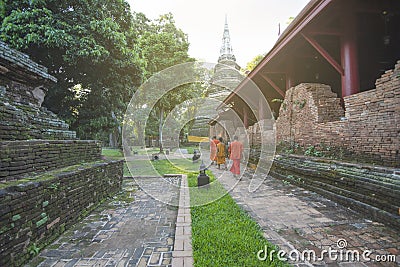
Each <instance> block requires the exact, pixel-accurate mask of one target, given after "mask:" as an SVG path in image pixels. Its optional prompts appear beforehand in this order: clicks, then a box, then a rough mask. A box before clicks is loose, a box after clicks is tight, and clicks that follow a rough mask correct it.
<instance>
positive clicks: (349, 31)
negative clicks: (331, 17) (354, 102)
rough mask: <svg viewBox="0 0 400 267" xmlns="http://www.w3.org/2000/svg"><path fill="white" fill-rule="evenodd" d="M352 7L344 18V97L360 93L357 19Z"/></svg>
mask: <svg viewBox="0 0 400 267" xmlns="http://www.w3.org/2000/svg"><path fill="white" fill-rule="evenodd" d="M352 10H354V9H353V8H351V7H346V10H343V11H344V12H343V13H342V14H341V16H342V32H343V35H342V36H341V42H340V46H341V49H340V50H341V61H342V67H343V70H344V74H343V75H342V97H345V96H349V95H352V94H356V93H358V92H359V91H360V80H359V73H358V51H357V37H356V35H357V18H356V14H355V13H354V12H353V11H352Z"/></svg>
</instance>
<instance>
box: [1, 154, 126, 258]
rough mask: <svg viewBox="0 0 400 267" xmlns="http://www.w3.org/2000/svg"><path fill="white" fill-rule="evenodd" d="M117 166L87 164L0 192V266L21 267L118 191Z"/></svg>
mask: <svg viewBox="0 0 400 267" xmlns="http://www.w3.org/2000/svg"><path fill="white" fill-rule="evenodd" d="M122 164H123V163H122V161H112V162H108V163H107V162H101V161H99V162H92V163H87V164H80V165H75V166H70V167H68V168H65V169H64V170H59V169H58V170H57V171H55V172H54V173H51V172H47V173H45V174H42V175H41V176H36V177H32V178H34V180H32V181H31V182H24V183H22V184H20V185H10V186H6V185H4V184H3V185H2V187H3V188H2V189H0V248H1V249H0V266H21V265H22V264H23V263H25V262H26V261H27V260H28V259H29V258H30V257H32V256H33V255H35V254H36V253H37V251H38V249H41V248H43V247H44V246H45V245H47V244H49V243H50V242H51V241H53V240H54V239H55V238H57V237H58V236H59V235H60V234H61V233H62V232H64V231H65V229H67V228H68V227H70V226H71V225H73V224H75V223H76V222H78V220H79V219H81V218H83V217H84V216H86V215H87V213H88V212H89V211H90V210H92V209H93V208H94V207H95V206H96V204H98V203H99V202H101V201H102V200H103V199H105V198H106V197H108V196H111V195H113V194H115V193H116V192H118V191H119V190H120V189H121V184H122V175H123V173H122V172H123V168H122Z"/></svg>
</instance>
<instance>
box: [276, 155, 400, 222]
mask: <svg viewBox="0 0 400 267" xmlns="http://www.w3.org/2000/svg"><path fill="white" fill-rule="evenodd" d="M398 173H399V170H398V169H391V168H387V169H382V168H375V167H373V166H361V165H358V164H350V163H340V162H337V161H329V160H325V161H322V160H321V159H313V158H307V157H298V156H280V157H277V158H276V159H275V160H274V164H273V166H272V168H271V171H270V174H271V176H273V177H275V178H278V179H282V180H287V181H290V182H293V183H295V184H297V185H299V186H301V187H305V188H308V189H310V190H312V191H315V192H317V193H320V194H322V195H324V196H326V197H328V198H330V199H333V200H335V201H338V202H339V203H342V204H344V205H348V206H350V207H351V208H354V209H357V210H358V209H359V208H360V207H361V206H362V207H363V210H361V212H363V213H366V214H368V215H369V216H371V217H372V218H373V219H375V220H379V221H381V222H384V223H389V224H392V225H396V226H400V216H399V215H400V214H399V212H400V207H399V203H400V177H399V175H398Z"/></svg>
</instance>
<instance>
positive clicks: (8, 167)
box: [0, 140, 101, 183]
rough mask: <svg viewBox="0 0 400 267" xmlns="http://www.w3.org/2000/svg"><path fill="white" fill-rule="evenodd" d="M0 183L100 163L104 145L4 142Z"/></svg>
mask: <svg viewBox="0 0 400 267" xmlns="http://www.w3.org/2000/svg"><path fill="white" fill-rule="evenodd" d="M0 151H1V153H0V183H1V182H5V181H10V180H16V179H22V178H24V176H26V175H29V174H32V173H35V174H39V173H42V172H45V171H49V170H54V169H57V168H63V167H66V166H70V165H74V164H77V163H81V162H89V161H95V160H99V159H100V157H101V144H100V143H99V142H97V141H86V140H84V141H82V140H27V141H5V142H0Z"/></svg>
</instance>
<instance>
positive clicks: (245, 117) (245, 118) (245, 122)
mask: <svg viewBox="0 0 400 267" xmlns="http://www.w3.org/2000/svg"><path fill="white" fill-rule="evenodd" d="M243 124H244V127H245V128H246V129H247V128H249V118H248V115H247V109H246V107H243Z"/></svg>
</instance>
